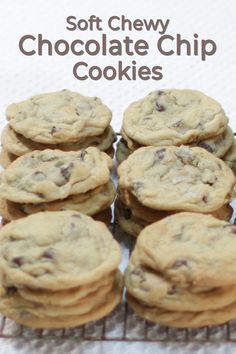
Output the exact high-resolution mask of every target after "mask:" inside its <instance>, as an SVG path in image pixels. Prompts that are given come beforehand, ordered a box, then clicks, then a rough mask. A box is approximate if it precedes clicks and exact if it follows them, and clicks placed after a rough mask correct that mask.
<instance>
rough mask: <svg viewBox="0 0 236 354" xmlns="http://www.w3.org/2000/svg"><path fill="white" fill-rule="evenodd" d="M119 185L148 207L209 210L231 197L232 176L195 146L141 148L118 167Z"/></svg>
mask: <svg viewBox="0 0 236 354" xmlns="http://www.w3.org/2000/svg"><path fill="white" fill-rule="evenodd" d="M118 175H119V186H120V188H123V189H128V190H129V191H130V192H131V193H132V194H133V195H134V196H135V197H136V198H137V199H138V201H139V202H140V203H141V204H143V205H144V206H147V207H149V208H152V209H158V210H171V211H174V210H185V211H197V212H202V211H203V212H204V213H208V212H212V211H215V210H217V209H219V208H221V207H222V206H223V205H224V204H226V203H228V202H229V201H230V200H231V197H232V193H233V187H234V185H235V176H234V174H233V172H232V171H231V170H230V168H229V167H228V166H227V165H226V164H225V163H224V162H223V161H222V160H220V159H218V158H216V157H215V156H213V155H212V154H210V153H209V152H207V151H206V150H204V149H202V148H198V147H193V148H189V147H187V146H181V147H175V146H167V147H160V148H157V147H143V148H140V149H138V150H136V151H135V152H134V153H132V154H131V155H130V156H129V157H128V159H127V160H125V161H123V162H122V163H121V165H120V166H119V167H118Z"/></svg>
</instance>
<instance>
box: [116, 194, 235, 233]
mask: <svg viewBox="0 0 236 354" xmlns="http://www.w3.org/2000/svg"><path fill="white" fill-rule="evenodd" d="M115 210H116V218H117V221H118V224H119V225H120V226H121V228H122V229H123V230H124V231H125V232H126V233H128V234H129V235H132V236H134V237H138V235H139V234H140V232H141V231H142V230H143V229H144V227H146V226H147V225H150V223H153V222H157V221H160V220H162V219H163V218H166V217H167V216H170V215H173V214H176V212H165V211H163V210H155V211H154V212H153V213H152V214H151V215H147V214H145V215H143V217H140V215H139V216H138V215H137V213H135V212H134V210H133V209H130V208H128V207H126V206H125V205H124V204H123V203H122V202H121V201H119V200H118V202H116V209H115ZM211 215H212V216H214V217H215V218H217V219H220V220H224V221H230V219H231V217H232V215H233V208H232V207H231V206H230V205H224V206H223V207H221V208H220V209H219V210H216V211H214V212H213V213H212V214H211ZM147 219H148V220H147Z"/></svg>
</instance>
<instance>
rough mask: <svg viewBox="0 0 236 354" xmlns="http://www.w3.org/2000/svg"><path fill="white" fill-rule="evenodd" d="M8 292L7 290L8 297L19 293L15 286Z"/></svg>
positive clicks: (8, 289)
mask: <svg viewBox="0 0 236 354" xmlns="http://www.w3.org/2000/svg"><path fill="white" fill-rule="evenodd" d="M6 290H7V291H6V294H7V296H12V295H14V294H15V293H16V292H17V288H15V287H14V286H10V287H9V288H7V289H6Z"/></svg>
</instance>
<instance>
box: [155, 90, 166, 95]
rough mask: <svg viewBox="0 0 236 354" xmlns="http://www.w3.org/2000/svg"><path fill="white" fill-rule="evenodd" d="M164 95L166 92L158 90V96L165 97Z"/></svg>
mask: <svg viewBox="0 0 236 354" xmlns="http://www.w3.org/2000/svg"><path fill="white" fill-rule="evenodd" d="M164 93H165V92H164V91H162V90H158V91H157V95H158V96H161V95H164Z"/></svg>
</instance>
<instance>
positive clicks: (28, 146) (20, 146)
mask: <svg viewBox="0 0 236 354" xmlns="http://www.w3.org/2000/svg"><path fill="white" fill-rule="evenodd" d="M1 141H2V146H3V148H4V149H5V150H7V151H8V152H10V153H11V154H14V155H17V156H22V155H24V154H27V153H29V152H32V151H33V150H45V149H59V150H62V151H78V150H81V149H85V148H87V147H89V146H95V147H97V148H98V149H99V150H101V151H106V150H107V149H109V148H110V146H111V145H112V144H113V143H114V142H115V141H116V134H115V132H114V131H113V129H112V127H111V126H109V127H107V128H106V129H105V131H104V133H103V134H101V135H99V136H92V137H87V138H83V139H80V140H79V141H75V142H73V143H65V144H63V143H61V144H54V145H49V144H40V143H36V142H34V141H32V140H29V139H27V138H25V137H24V136H23V135H21V134H18V133H16V132H15V131H14V130H13V129H12V128H11V127H10V125H7V126H6V127H5V128H4V129H3V132H2V140H1Z"/></svg>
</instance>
